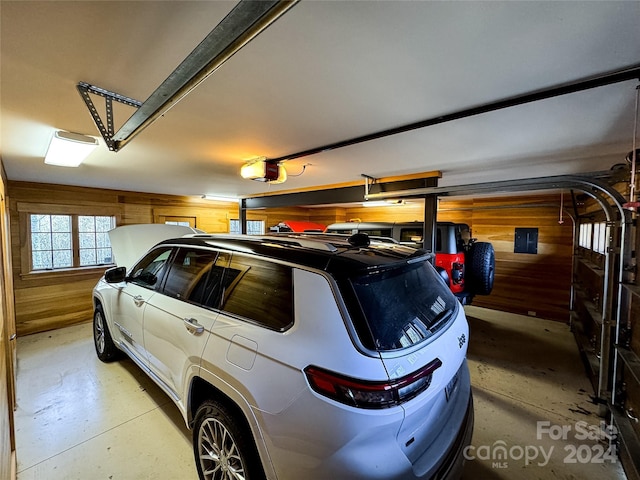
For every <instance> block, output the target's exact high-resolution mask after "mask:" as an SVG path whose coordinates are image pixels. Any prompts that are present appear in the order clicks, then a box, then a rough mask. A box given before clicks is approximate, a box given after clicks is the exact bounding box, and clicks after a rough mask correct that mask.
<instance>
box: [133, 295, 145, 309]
mask: <svg viewBox="0 0 640 480" xmlns="http://www.w3.org/2000/svg"><path fill="white" fill-rule="evenodd" d="M133 303H135V304H136V307H139V306H140V305H142V304H143V303H144V298H143V297H142V295H136V296H135V297H133Z"/></svg>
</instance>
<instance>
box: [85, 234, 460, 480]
mask: <svg viewBox="0 0 640 480" xmlns="http://www.w3.org/2000/svg"><path fill="white" fill-rule="evenodd" d="M162 227H164V226H159V225H140V226H126V227H120V228H117V229H115V230H114V231H112V246H113V249H114V253H115V257H116V260H117V262H118V267H115V268H112V269H110V270H108V271H107V272H106V273H105V276H104V278H103V279H101V280H100V281H99V282H98V284H97V285H96V287H95V289H94V293H93V302H94V307H95V313H94V338H95V346H96V352H97V355H98V357H99V358H100V359H101V360H103V361H112V360H114V359H116V358H117V357H118V355H119V354H121V353H122V352H124V353H126V354H127V355H128V356H129V357H131V358H132V359H133V360H134V361H135V362H136V363H137V364H138V365H139V366H140V368H142V369H143V370H144V371H145V372H146V373H147V374H148V375H149V376H150V377H151V378H152V379H153V380H154V381H155V382H157V384H158V385H159V386H160V387H161V388H162V389H163V390H164V391H165V392H166V393H167V395H169V396H170V397H171V398H172V399H173V400H174V402H175V403H176V405H177V406H178V408H179V409H180V411H181V413H182V415H183V417H184V420H185V422H186V423H187V425H188V426H189V427H190V428H192V429H193V445H194V453H195V462H196V468H197V470H198V474H199V476H200V478H201V479H249V480H256V479H264V478H268V479H305V480H311V479H318V480H326V479H327V478H335V479H369V480H370V479H385V480H390V479H414V478H421V479H427V478H458V477H459V476H460V474H461V470H462V465H463V455H462V452H463V449H464V447H465V446H466V445H468V444H469V442H470V438H471V432H472V428H473V402H472V397H471V388H470V383H469V371H468V369H467V363H466V358H465V356H466V351H467V341H468V337H469V331H468V326H467V321H466V318H465V316H464V311H463V309H462V308H461V306H460V304H459V302H458V301H457V300H456V298H455V297H454V296H453V295H452V294H451V292H450V291H449V289H448V288H447V287H446V286H445V284H444V282H442V280H441V279H440V277H439V276H438V274H437V273H436V271H435V270H434V268H433V267H432V265H431V264H430V262H429V255H427V254H426V253H425V252H424V251H422V250H416V249H413V248H409V247H406V246H401V245H393V244H384V243H375V242H369V241H368V237H367V236H366V235H363V234H358V235H355V236H353V237H351V238H349V240H348V241H347V240H346V239H339V238H329V237H326V238H323V237H322V236H313V237H311V236H309V237H307V236H304V235H287V236H276V235H274V236H262V237H261V236H237V237H232V236H225V235H206V234H192V235H188V236H183V237H180V238H173V239H169V240H165V241H162V242H160V243H158V244H156V245H155V246H153V247H152V248H151V249H150V250H149V251H148V252H146V253H144V250H146V249H147V248H148V246H149V245H150V244H153V243H155V241H157V240H158V239H159V238H160V237H162V236H166V234H167V233H166V231H165V230H166V229H163V228H162ZM169 230H170V231H169V234H170V235H176V233H177V232H178V230H176V229H175V228H173V229H169ZM181 233H182V232H181V231H180V234H181ZM140 249H142V250H143V252H137V250H140ZM143 253H144V254H143ZM139 256H140V257H141V258H139V259H138V257H139Z"/></svg>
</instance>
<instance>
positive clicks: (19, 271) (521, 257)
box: [8, 182, 573, 335]
mask: <svg viewBox="0 0 640 480" xmlns="http://www.w3.org/2000/svg"><path fill="white" fill-rule="evenodd" d="M8 193H9V199H10V212H11V235H12V237H11V256H12V258H11V259H12V263H13V286H14V291H15V318H16V327H17V332H18V334H19V335H24V334H29V333H34V332H40V331H46V330H50V329H55V328H59V327H63V326H67V325H72V324H75V323H79V322H85V321H90V320H91V318H92V303H91V290H92V288H93V286H94V285H95V283H96V281H97V280H98V279H99V277H100V276H101V275H102V273H103V271H104V268H93V269H87V270H82V271H78V270H74V271H68V272H47V273H30V272H29V266H28V265H24V264H23V258H24V255H23V249H24V247H25V246H26V243H25V242H26V236H25V235H26V224H25V221H26V220H25V217H26V215H24V213H25V212H27V211H28V210H29V208H30V206H33V205H40V206H42V205H57V206H66V207H68V208H88V207H93V208H101V209H107V210H108V211H112V212H115V214H116V216H117V218H118V225H128V224H139V223H162V222H163V221H164V219H166V217H193V218H195V220H196V226H197V227H198V228H201V229H202V230H205V231H207V232H211V233H221V232H228V229H229V220H230V219H233V218H238V205H237V204H236V203H221V202H211V201H207V200H203V199H200V198H197V197H179V196H170V195H157V194H148V193H138V192H125V191H114V190H102V189H89V188H82V187H71V186H61V185H47V184H35V183H26V182H8ZM558 209H559V198H551V197H517V200H514V199H512V198H507V197H504V198H494V199H489V200H475V201H474V200H462V201H451V200H442V201H441V202H440V205H439V213H438V220H441V221H455V222H464V223H468V224H469V225H470V226H471V227H472V231H473V236H474V237H477V238H478V239H479V240H480V241H489V242H491V243H493V245H494V247H495V249H496V282H495V287H494V291H493V293H492V294H491V295H489V296H487V297H480V296H478V297H476V300H475V303H476V304H477V305H480V306H485V307H488V308H496V309H500V310H505V311H510V312H515V313H522V314H525V315H526V314H531V315H536V316H539V317H543V318H549V319H556V320H563V321H564V320H567V318H568V308H569V291H570V283H569V282H570V275H571V259H572V239H573V226H572V222H571V221H570V219H569V218H566V221H565V223H564V224H563V225H559V224H558V211H559V210H558ZM21 212H22V215H21ZM423 215H424V212H423V205H422V203H421V202H415V203H410V204H409V205H406V206H398V207H383V208H363V207H357V208H343V207H340V208H335V207H332V208H327V207H323V208H300V207H298V208H278V209H266V210H254V211H249V212H248V214H247V217H248V219H250V220H252V219H256V220H264V221H265V226H266V227H267V228H268V227H269V226H272V225H275V224H277V223H278V222H280V221H283V220H308V221H313V222H317V223H322V224H325V225H328V224H331V223H334V222H340V221H346V220H349V219H353V218H359V219H361V220H363V221H376V220H377V221H413V220H420V219H422V218H423ZM516 227H537V228H538V229H539V246H538V254H537V255H528V254H514V253H513V242H514V233H515V228H516ZM27 259H28V257H27Z"/></svg>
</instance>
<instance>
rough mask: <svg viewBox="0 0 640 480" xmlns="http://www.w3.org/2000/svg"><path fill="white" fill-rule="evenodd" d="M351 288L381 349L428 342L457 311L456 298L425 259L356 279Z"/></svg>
mask: <svg viewBox="0 0 640 480" xmlns="http://www.w3.org/2000/svg"><path fill="white" fill-rule="evenodd" d="M351 285H352V286H353V289H354V291H355V294H356V297H357V299H358V303H359V304H360V308H361V309H362V312H363V314H364V317H365V320H366V323H367V325H368V327H369V330H370V331H371V334H372V335H373V341H374V342H375V346H376V349H378V350H399V349H403V348H407V347H410V346H412V345H416V344H418V343H421V342H424V341H427V340H428V339H429V338H430V337H432V336H433V335H434V334H435V333H436V332H437V331H438V330H440V329H441V328H443V327H444V326H445V325H446V324H447V323H448V320H449V319H451V318H452V314H453V313H454V312H455V310H456V308H457V300H456V298H455V297H454V296H453V295H452V294H451V292H450V291H449V289H448V288H447V286H446V285H445V284H444V282H443V281H442V280H441V279H440V278H439V276H438V274H437V272H436V271H435V269H434V268H433V267H432V266H431V264H430V263H429V262H428V261H426V260H425V261H420V262H414V263H410V264H405V265H402V266H399V267H396V268H390V269H384V270H381V271H378V272H375V273H372V274H365V275H361V276H358V277H354V278H351ZM365 343H366V342H365Z"/></svg>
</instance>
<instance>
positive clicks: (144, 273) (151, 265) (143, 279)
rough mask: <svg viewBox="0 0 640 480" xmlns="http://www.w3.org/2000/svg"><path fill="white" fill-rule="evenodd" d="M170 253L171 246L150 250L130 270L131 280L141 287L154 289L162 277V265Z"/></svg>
mask: <svg viewBox="0 0 640 480" xmlns="http://www.w3.org/2000/svg"><path fill="white" fill-rule="evenodd" d="M169 255H171V248H170V247H164V248H158V249H156V250H152V251H151V252H149V253H148V254H147V255H146V256H145V257H144V258H143V259H142V260H140V261H139V262H138V264H137V265H136V266H135V267H133V269H132V270H131V271H132V272H133V273H132V274H131V282H132V283H135V284H136V285H140V286H141V287H146V288H151V289H155V288H156V286H157V285H158V281H159V280H160V278H161V277H162V273H163V271H164V266H165V265H166V264H167V260H168V259H169Z"/></svg>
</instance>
